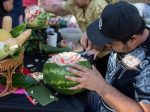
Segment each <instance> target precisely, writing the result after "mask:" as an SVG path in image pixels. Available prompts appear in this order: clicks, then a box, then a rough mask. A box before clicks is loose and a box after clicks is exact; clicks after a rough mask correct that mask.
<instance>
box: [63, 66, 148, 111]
mask: <svg viewBox="0 0 150 112" xmlns="http://www.w3.org/2000/svg"><path fill="white" fill-rule="evenodd" d="M74 68H75V69H74ZM67 70H68V71H69V72H71V73H73V74H76V75H78V76H79V77H71V76H65V77H66V78H67V79H69V80H72V81H75V82H78V83H80V84H79V85H77V86H75V87H72V88H70V89H71V90H76V89H81V88H86V89H88V90H91V91H96V92H97V93H98V94H99V95H100V96H101V98H102V99H103V100H104V101H105V102H106V103H107V104H108V105H109V106H110V107H111V108H112V109H114V110H115V112H150V104H146V103H142V102H140V103H138V102H136V101H135V100H133V99H131V98H129V97H128V96H126V95H124V94H123V93H121V92H120V91H118V90H117V89H116V88H114V87H113V86H112V85H110V84H108V83H107V82H106V81H105V79H104V78H103V77H102V75H101V74H100V73H99V72H98V70H97V69H96V68H95V67H94V66H93V69H88V68H85V67H82V66H80V65H73V67H72V68H68V69H67ZM91 74H92V75H91Z"/></svg>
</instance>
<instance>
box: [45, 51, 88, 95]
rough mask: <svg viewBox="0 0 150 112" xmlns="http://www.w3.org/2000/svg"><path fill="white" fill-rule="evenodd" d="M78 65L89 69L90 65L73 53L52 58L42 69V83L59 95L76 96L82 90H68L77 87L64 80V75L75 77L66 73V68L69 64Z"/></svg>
mask: <svg viewBox="0 0 150 112" xmlns="http://www.w3.org/2000/svg"><path fill="white" fill-rule="evenodd" d="M74 63H78V64H80V65H82V66H85V67H88V68H91V64H90V63H89V62H88V61H87V60H86V59H85V58H83V57H81V55H80V54H78V53H75V52H64V53H59V54H57V55H55V56H52V58H50V59H49V60H48V61H47V62H46V63H45V64H44V68H43V77H44V81H45V82H46V83H47V84H48V85H49V86H50V87H52V88H53V89H55V90H56V91H58V92H59V93H61V94H69V95H73V94H77V93H80V92H82V91H84V89H80V90H69V89H68V88H70V87H73V86H75V85H77V84H78V83H76V82H73V81H70V80H68V79H66V78H65V76H66V75H70V76H77V75H74V74H72V73H70V72H68V71H66V68H67V67H69V66H71V64H74Z"/></svg>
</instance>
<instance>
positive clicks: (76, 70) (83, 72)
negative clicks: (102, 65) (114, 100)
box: [65, 64, 107, 91]
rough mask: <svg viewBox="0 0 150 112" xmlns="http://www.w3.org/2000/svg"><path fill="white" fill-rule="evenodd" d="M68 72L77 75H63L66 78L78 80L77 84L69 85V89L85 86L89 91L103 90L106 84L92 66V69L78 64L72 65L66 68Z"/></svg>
mask: <svg viewBox="0 0 150 112" xmlns="http://www.w3.org/2000/svg"><path fill="white" fill-rule="evenodd" d="M67 70H68V71H69V72H71V73H73V74H76V75H77V76H79V77H72V76H65V77H66V78H67V79H69V80H72V81H75V82H79V85H77V86H75V87H71V88H70V89H71V90H76V89H81V88H85V89H88V90H91V91H97V90H100V88H101V90H103V87H105V85H106V84H107V82H106V81H105V80H104V78H103V77H102V75H101V74H100V73H99V72H98V70H97V69H96V68H95V67H94V66H92V69H88V68H85V67H83V66H80V65H77V64H75V65H73V66H72V68H68V69H67Z"/></svg>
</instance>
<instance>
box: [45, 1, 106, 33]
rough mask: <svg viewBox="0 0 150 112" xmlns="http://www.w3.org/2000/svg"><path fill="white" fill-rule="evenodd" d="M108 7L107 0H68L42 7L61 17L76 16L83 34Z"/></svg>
mask: <svg viewBox="0 0 150 112" xmlns="http://www.w3.org/2000/svg"><path fill="white" fill-rule="evenodd" d="M106 5H107V2H106V1H105V0H67V1H63V2H59V3H56V4H51V5H44V6H42V7H43V8H44V9H45V10H46V11H48V12H51V13H54V14H56V15H59V16H65V15H68V14H72V15H74V16H75V17H76V19H77V22H78V24H79V26H80V28H81V30H82V32H85V30H86V28H87V26H88V25H89V24H90V23H91V22H92V21H94V20H95V19H97V18H99V13H100V12H102V10H103V8H104V7H105V6H106Z"/></svg>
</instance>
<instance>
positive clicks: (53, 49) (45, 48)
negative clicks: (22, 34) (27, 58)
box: [40, 44, 71, 54]
mask: <svg viewBox="0 0 150 112" xmlns="http://www.w3.org/2000/svg"><path fill="white" fill-rule="evenodd" d="M69 51H71V49H70V48H57V47H53V46H50V45H47V44H40V52H42V53H44V54H54V53H62V52H69Z"/></svg>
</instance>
